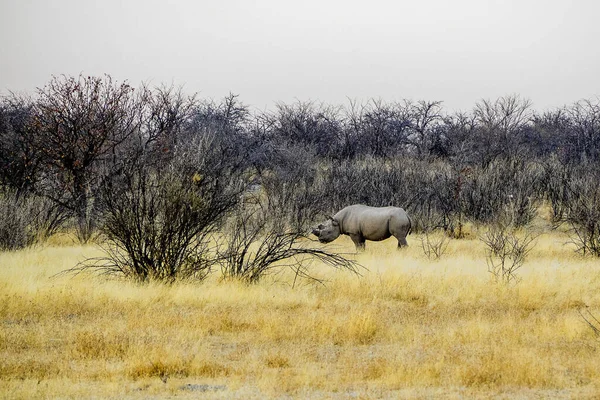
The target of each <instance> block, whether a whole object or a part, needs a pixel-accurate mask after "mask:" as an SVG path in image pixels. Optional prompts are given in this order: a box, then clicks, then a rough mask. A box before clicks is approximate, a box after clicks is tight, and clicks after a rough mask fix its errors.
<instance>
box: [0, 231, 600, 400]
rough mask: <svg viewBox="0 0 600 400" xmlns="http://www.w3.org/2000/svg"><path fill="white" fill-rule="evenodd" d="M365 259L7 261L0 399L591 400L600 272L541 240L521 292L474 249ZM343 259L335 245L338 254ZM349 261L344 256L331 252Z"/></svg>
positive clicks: (69, 251)
mask: <svg viewBox="0 0 600 400" xmlns="http://www.w3.org/2000/svg"><path fill="white" fill-rule="evenodd" d="M409 241H410V243H411V247H410V248H409V249H405V250H403V251H401V252H397V251H396V250H395V244H394V242H393V241H391V240H390V241H385V242H381V243H371V242H368V243H367V252H366V253H364V254H360V255H358V256H356V258H357V259H358V261H360V262H361V263H362V264H363V265H364V266H366V267H367V268H368V270H365V271H363V276H361V277H357V276H355V275H352V274H350V273H347V272H341V271H332V270H328V269H327V268H326V267H324V266H319V265H316V266H314V273H315V274H316V275H318V276H319V277H321V278H324V279H326V280H327V283H326V284H325V285H320V284H316V283H305V284H303V285H301V286H297V287H295V288H293V289H292V288H291V286H290V282H291V281H292V279H291V277H286V276H282V275H279V276H277V277H276V279H266V280H265V281H263V282H262V283H260V284H258V285H253V286H245V285H242V284H240V283H236V282H218V281H217V280H214V281H210V282H206V283H204V284H189V283H187V284H184V283H181V284H176V285H173V286H161V285H136V284H132V283H127V282H121V281H110V280H106V279H100V278H95V277H90V276H83V275H82V276H77V277H71V276H62V275H61V276H54V275H55V274H56V273H57V272H60V271H62V270H64V269H67V268H70V267H72V266H73V265H74V264H75V263H76V262H77V261H80V260H81V259H82V258H84V257H86V256H94V255H97V254H98V250H97V249H96V248H95V247H93V246H75V245H67V243H66V242H65V241H59V242H55V243H54V244H53V245H52V246H48V247H45V248H39V249H33V250H26V251H21V252H13V253H2V254H0V398H7V399H10V398H23V399H30V398H89V397H95V398H145V399H146V398H198V397H202V398H240V399H247V398H290V397H292V398H349V397H352V398H596V397H599V396H600V340H599V338H597V337H596V336H595V334H594V332H593V330H592V329H591V328H590V327H589V326H588V325H587V324H586V322H585V321H584V320H583V318H582V317H581V316H580V314H579V311H580V310H583V309H585V310H589V311H590V312H591V313H592V314H594V315H596V316H598V317H600V261H598V260H596V259H589V258H580V257H578V256H576V255H575V254H574V253H573V251H572V248H571V247H570V246H568V245H565V244H564V242H565V241H566V237H565V236H561V235H560V234H559V233H547V234H545V235H543V236H541V237H540V238H539V239H538V240H537V244H536V247H535V249H534V250H533V251H532V253H531V255H530V257H529V259H528V261H527V263H526V264H525V266H524V267H523V268H522V270H520V271H519V276H520V277H521V278H522V281H521V282H520V283H519V284H518V285H515V286H511V287H504V286H499V285H497V284H495V283H493V281H492V280H491V279H490V276H489V274H488V272H487V267H486V263H485V253H484V247H483V246H482V245H481V243H480V242H479V241H478V240H474V239H471V240H454V241H451V242H450V245H449V248H448V251H447V253H446V254H445V255H444V257H443V258H442V259H441V260H439V261H429V260H427V259H426V258H425V257H424V256H423V255H422V252H421V250H420V248H419V245H418V243H419V241H418V236H416V235H413V236H411V237H409ZM336 243H337V242H336ZM337 246H339V247H340V248H341V249H342V250H344V251H352V250H353V245H352V243H351V242H350V241H349V240H340V243H339V244H337Z"/></svg>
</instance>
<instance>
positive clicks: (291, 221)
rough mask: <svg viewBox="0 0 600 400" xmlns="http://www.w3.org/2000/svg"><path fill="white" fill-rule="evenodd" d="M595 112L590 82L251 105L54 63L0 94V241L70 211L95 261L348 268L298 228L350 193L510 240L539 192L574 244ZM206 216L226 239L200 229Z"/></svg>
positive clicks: (107, 268) (108, 266)
mask: <svg viewBox="0 0 600 400" xmlns="http://www.w3.org/2000/svg"><path fill="white" fill-rule="evenodd" d="M599 121H600V103H598V101H594V100H584V101H579V102H577V103H574V104H573V105H570V106H565V107H563V108H561V109H557V110H553V111H547V112H544V113H541V114H540V113H537V112H535V111H534V110H533V109H532V107H531V104H530V103H529V102H528V101H527V100H525V99H522V98H520V97H518V96H507V97H502V98H499V99H497V100H496V101H488V100H482V101H481V102H479V103H477V104H476V105H475V106H474V108H473V110H472V111H471V112H468V113H455V114H448V113H446V112H444V109H443V107H442V103H441V102H436V101H434V102H428V101H417V102H411V101H404V102H398V103H384V102H381V101H370V102H367V103H365V104H357V103H355V102H350V104H349V105H348V106H347V107H332V106H327V105H317V104H314V103H301V102H299V103H296V104H290V105H286V104H278V105H277V106H276V108H275V110H273V111H268V112H251V110H250V109H249V107H247V106H245V105H243V104H242V103H241V102H240V101H239V100H238V98H237V96H234V95H230V96H228V97H226V98H225V99H224V100H223V101H222V102H214V101H210V100H201V99H199V98H198V96H197V95H195V94H193V95H186V94H185V93H183V91H182V90H181V89H178V88H175V87H167V86H160V87H155V88H150V87H148V86H142V87H140V88H133V87H131V86H130V85H128V84H127V83H118V82H115V81H113V80H112V78H110V77H109V76H104V77H85V76H79V77H67V76H61V77H55V78H53V79H52V80H51V81H50V82H49V83H48V84H47V85H46V86H44V87H43V88H40V89H38V90H37V92H36V93H35V94H34V95H31V96H22V95H16V94H10V95H8V96H5V97H3V98H2V100H1V101H0V167H1V168H0V186H1V188H0V212H2V214H4V215H7V216H8V218H5V219H4V220H2V221H0V248H2V249H17V248H22V247H24V246H28V245H31V244H33V243H35V242H36V241H39V240H43V239H44V238H45V237H48V236H49V235H51V234H53V233H55V232H56V231H58V230H60V229H72V230H74V231H75V232H77V235H78V238H79V240H80V241H81V242H87V241H90V240H100V241H102V242H103V243H105V244H106V254H107V257H106V258H104V259H103V260H96V261H97V262H96V263H95V264H94V263H92V264H93V265H95V266H97V267H100V268H101V269H102V270H103V271H104V272H109V273H111V272H117V273H122V274H125V275H127V276H132V277H136V279H140V280H146V279H159V280H172V279H175V277H178V278H190V277H193V278H199V279H202V278H203V277H204V276H206V274H207V272H208V271H210V270H211V269H212V268H215V267H220V268H221V269H222V270H224V271H228V273H229V274H232V275H240V276H244V277H245V279H248V280H250V281H253V280H256V279H258V278H257V276H260V274H261V273H264V272H267V271H269V270H270V269H271V267H272V266H273V265H274V264H276V263H277V262H280V261H284V260H287V261H289V262H290V264H295V265H299V264H301V261H302V260H305V259H306V257H310V256H312V257H315V256H316V257H324V259H325V260H328V261H331V262H332V263H333V265H336V266H343V267H345V268H353V266H352V265H351V264H347V263H345V262H344V261H343V259H341V258H337V256H336V255H335V254H332V253H329V252H327V251H324V250H322V249H318V248H316V247H314V246H306V245H305V246H300V245H299V241H300V240H301V239H306V238H307V234H308V232H310V229H309V228H310V225H311V224H312V223H314V222H315V221H316V220H317V219H318V218H321V217H323V216H325V215H327V214H333V213H335V212H336V211H337V210H339V209H341V208H342V207H344V206H346V205H349V204H354V203H364V204H368V205H372V206H384V205H396V206H402V207H404V208H405V209H407V211H408V212H409V214H411V215H412V216H413V220H414V221H415V223H416V226H415V229H416V231H419V232H421V231H422V232H426V233H430V232H434V231H436V230H440V231H443V232H445V234H446V235H447V236H448V237H451V238H460V237H462V236H463V227H464V225H465V224H466V223H475V224H485V225H493V226H494V227H495V229H500V231H501V232H507V233H506V235H505V236H504V240H505V241H506V239H507V238H510V237H511V236H510V235H512V234H513V233H514V231H515V230H516V229H522V228H524V227H525V228H526V227H527V225H528V224H529V223H530V222H531V220H532V219H533V217H534V216H535V215H536V210H537V208H538V207H539V205H540V204H542V203H544V202H548V203H549V204H550V205H551V209H552V215H551V218H552V222H553V223H554V224H555V225H560V224H564V223H566V224H567V225H568V227H569V229H570V230H571V233H572V235H571V237H572V239H573V241H574V242H576V243H577V245H578V250H579V251H580V252H582V253H585V254H594V255H599V254H600V228H599V226H600V225H598V224H597V223H596V221H597V220H598V218H597V217H598V215H599V214H600V196H599V195H598V194H599V193H598V190H599V189H598V187H599V185H598V182H599V177H600V168H598V167H597V164H598V163H597V159H598V151H599V150H600V122H599ZM498 227H500V228H498ZM217 230H220V231H223V232H227V233H228V234H231V235H232V237H231V239H232V240H229V241H228V243H229V245H228V247H226V248H223V247H219V246H216V247H215V246H214V243H212V237H213V236H212V234H213V233H214V232H215V231H217ZM507 235H508V236H507ZM513 236H514V235H513ZM304 243H309V242H307V241H306V240H304ZM257 248H258V250H256V249H257ZM440 248H441V247H440ZM431 254H438V251H434V252H433V253H431ZM322 259H323V258H322ZM257 270H258V271H262V272H260V273H258V275H257ZM297 273H298V274H299V275H302V274H304V273H305V270H304V269H302V268H299V269H297Z"/></svg>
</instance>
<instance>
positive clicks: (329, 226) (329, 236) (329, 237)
mask: <svg viewBox="0 0 600 400" xmlns="http://www.w3.org/2000/svg"><path fill="white" fill-rule="evenodd" d="M312 233H313V235H315V236H316V237H318V238H319V242H321V243H329V242H332V241H334V240H335V239H337V237H338V236H340V224H339V223H338V222H337V221H336V220H335V219H333V218H332V217H329V219H328V220H327V221H326V222H325V223H323V224H320V225H319V226H318V227H316V228H315V229H313V230H312Z"/></svg>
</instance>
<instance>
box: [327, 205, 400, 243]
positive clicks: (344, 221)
mask: <svg viewBox="0 0 600 400" xmlns="http://www.w3.org/2000/svg"><path fill="white" fill-rule="evenodd" d="M333 218H334V219H335V220H336V221H338V222H339V224H340V230H341V233H342V234H346V235H352V234H355V235H356V234H358V235H360V236H362V237H363V238H364V239H366V240H373V241H378V240H384V239H387V238H389V237H390V236H392V235H393V236H396V237H399V236H400V237H406V235H407V234H408V233H409V231H410V227H411V222H410V219H409V217H408V215H407V214H406V211H404V210H403V209H402V208H399V207H370V206H366V205H363V204H355V205H352V206H348V207H346V208H344V209H342V210H341V211H340V212H338V213H337V214H336V215H334V217H333Z"/></svg>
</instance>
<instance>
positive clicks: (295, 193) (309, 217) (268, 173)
mask: <svg viewBox="0 0 600 400" xmlns="http://www.w3.org/2000/svg"><path fill="white" fill-rule="evenodd" d="M271 162H272V164H271V166H270V168H269V169H267V170H265V171H263V172H262V174H261V176H260V183H261V184H262V189H263V190H264V191H265V193H266V199H265V200H266V201H264V202H261V207H262V208H263V211H264V213H265V215H267V216H268V215H271V216H272V218H273V219H275V218H277V219H278V220H279V221H280V222H283V223H284V225H286V226H287V227H288V228H290V229H292V230H295V231H306V230H308V229H309V224H310V223H311V222H312V221H313V220H314V219H315V218H316V216H317V215H318V214H319V212H320V210H322V209H324V208H325V207H324V204H326V203H325V202H326V199H327V196H328V194H327V193H326V191H327V188H325V187H323V182H322V177H321V175H320V174H321V172H320V171H319V169H320V167H321V166H322V164H321V163H320V162H319V160H318V159H317V158H316V156H315V154H314V152H312V151H311V150H310V149H306V148H303V147H301V146H295V145H294V146H287V147H282V148H277V149H275V151H274V152H273V153H272V159H271ZM281 210H285V211H286V212H285V213H282V212H281Z"/></svg>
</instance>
